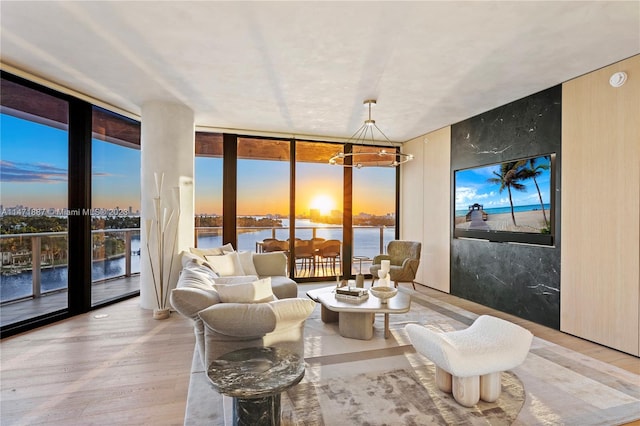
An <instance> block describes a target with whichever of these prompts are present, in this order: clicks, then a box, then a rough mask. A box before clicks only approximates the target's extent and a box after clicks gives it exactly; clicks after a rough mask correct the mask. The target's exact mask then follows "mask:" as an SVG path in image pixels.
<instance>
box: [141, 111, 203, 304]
mask: <svg viewBox="0 0 640 426" xmlns="http://www.w3.org/2000/svg"><path fill="white" fill-rule="evenodd" d="M141 136H142V140H141V158H142V159H141V163H142V167H141V170H140V173H141V176H140V182H141V187H142V188H141V191H142V202H141V205H142V209H141V217H140V234H141V236H140V242H141V252H140V260H141V262H140V306H141V307H142V308H144V309H154V308H157V306H156V291H155V289H154V281H153V275H155V277H156V280H158V275H159V274H158V272H159V271H158V270H157V266H156V268H155V269H154V271H153V274H152V270H151V267H150V263H149V254H151V258H152V259H153V262H154V263H155V262H157V260H158V259H157V258H158V252H157V249H155V248H154V238H153V237H152V238H151V239H148V236H147V232H146V229H145V228H146V226H145V224H146V223H147V222H146V221H147V220H150V219H151V220H152V219H153V218H154V211H155V207H154V201H153V198H154V197H156V192H157V191H156V179H155V176H154V175H155V174H156V173H157V174H158V175H161V174H164V181H163V190H162V193H161V194H160V195H161V198H162V205H163V207H168V208H169V209H170V210H173V212H174V216H173V220H172V222H171V226H170V227H169V228H168V233H169V234H170V236H171V237H170V238H166V240H165V241H166V243H165V250H164V253H165V259H166V268H165V270H164V271H165V272H164V274H165V276H170V278H169V283H170V284H169V291H170V289H171V288H174V287H175V284H176V281H177V279H178V273H179V271H180V266H181V265H180V256H179V254H180V252H181V251H182V250H186V249H188V248H189V247H193V245H194V244H193V235H194V222H193V220H194V219H193V217H194V216H193V211H194V190H193V176H194V155H195V154H194V153H195V125H194V115H193V111H192V110H191V109H190V108H188V107H186V106H184V105H181V104H174V103H169V102H160V101H153V102H148V103H145V104H144V105H143V106H142V134H141ZM174 192H178V193H179V206H178V205H177V204H178V203H177V201H176V200H177V199H178V197H176V196H175V194H174ZM176 226H177V231H176ZM173 235H175V236H176V238H175V246H174V244H173V241H174V238H173ZM147 241H149V243H150V244H151V245H150V250H149V251H147ZM172 254H173V263H172V264H171V265H172V266H171V268H170V267H169V263H170V259H171V255H172ZM155 264H156V265H157V263H155ZM169 269H171V273H170V275H169ZM158 284H159V283H158ZM166 291H167V290H165V292H166ZM167 301H168V297H167ZM167 307H168V305H167Z"/></svg>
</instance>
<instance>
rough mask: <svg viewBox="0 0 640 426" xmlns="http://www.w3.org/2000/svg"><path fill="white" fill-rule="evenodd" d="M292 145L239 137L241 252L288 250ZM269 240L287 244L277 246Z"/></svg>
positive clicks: (238, 222) (280, 141)
mask: <svg viewBox="0 0 640 426" xmlns="http://www.w3.org/2000/svg"><path fill="white" fill-rule="evenodd" d="M290 152H291V143H290V142H289V141H288V140H272V139H260V138H248V137H242V138H238V162H237V230H238V231H237V234H238V250H247V251H271V250H272V248H274V249H276V250H278V251H280V250H284V251H286V248H287V247H286V244H285V243H286V242H287V241H288V239H289V205H290V203H289V200H290V196H289V193H290V190H289V188H290V182H291V179H290V176H291V161H290V157H291V154H290ZM265 239H266V240H267V243H268V242H269V240H270V239H277V240H278V241H282V242H284V243H283V245H279V246H277V247H274V246H273V245H270V244H267V246H266V247H265V246H264V241H265Z"/></svg>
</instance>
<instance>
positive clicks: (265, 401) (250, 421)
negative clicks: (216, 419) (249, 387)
mask: <svg viewBox="0 0 640 426" xmlns="http://www.w3.org/2000/svg"><path fill="white" fill-rule="evenodd" d="M233 424H234V426H280V394H276V395H271V396H265V397H263V398H233Z"/></svg>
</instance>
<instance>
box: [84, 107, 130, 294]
mask: <svg viewBox="0 0 640 426" xmlns="http://www.w3.org/2000/svg"><path fill="white" fill-rule="evenodd" d="M92 115H93V120H92V121H93V123H92V135H93V138H92V148H91V149H92V167H91V207H92V208H91V237H92V250H91V254H92V268H91V279H92V282H93V285H92V287H91V301H92V305H95V304H97V303H100V302H104V301H106V300H111V299H114V298H118V297H121V296H123V295H127V294H131V293H135V292H138V291H139V290H140V287H139V282H138V281H137V280H127V279H121V278H128V277H131V276H132V275H133V274H138V273H140V173H139V172H138V171H139V170H140V123H139V122H137V121H134V120H130V119H127V118H125V117H122V116H119V115H117V114H114V113H111V112H109V111H106V110H103V109H101V108H97V107H94V108H93V114H92ZM114 278H118V279H117V280H114Z"/></svg>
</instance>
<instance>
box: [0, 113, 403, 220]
mask: <svg viewBox="0 0 640 426" xmlns="http://www.w3.org/2000/svg"><path fill="white" fill-rule="evenodd" d="M0 124H1V125H0V156H1V161H2V169H1V176H0V195H1V203H2V204H3V206H4V207H5V208H6V207H13V206H16V205H23V206H28V207H32V208H50V207H53V208H64V207H66V206H67V170H68V159H67V157H68V154H67V145H68V143H67V133H66V132H65V131H63V130H58V129H55V128H53V127H49V126H45V125H41V124H37V123H33V122H29V121H25V120H22V119H18V118H15V117H12V116H9V115H5V114H2V115H1V122H0ZM92 170H93V172H92V173H93V188H92V192H93V194H92V195H93V207H94V208H106V209H111V208H115V207H119V208H121V209H127V208H129V206H131V207H132V208H133V211H134V212H135V211H136V210H139V209H140V151H138V150H133V149H129V148H125V147H121V146H118V145H115V144H111V143H107V142H102V141H98V140H94V142H93V165H92ZM342 175H343V169H342V167H337V166H331V165H328V164H321V163H300V164H298V165H297V170H296V182H297V190H296V204H297V206H298V208H297V211H296V213H297V214H308V213H309V210H310V209H311V208H320V209H325V208H332V209H336V210H342ZM353 176H354V178H353V203H354V209H353V211H354V214H358V213H360V212H366V213H371V214H376V215H383V214H387V213H389V212H393V211H394V208H395V170H394V169H392V168H377V167H376V168H364V169H359V170H354V173H353ZM289 179H290V178H289V163H288V162H287V161H258V160H240V161H239V162H238V214H239V215H264V214H281V215H287V214H288V213H289ZM195 183H196V185H195V188H196V202H195V204H196V206H195V212H196V214H202V213H204V214H210V213H216V214H221V213H222V159H217V158H201V157H198V158H196V160H195ZM318 203H320V204H318ZM323 213H326V212H323Z"/></svg>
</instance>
